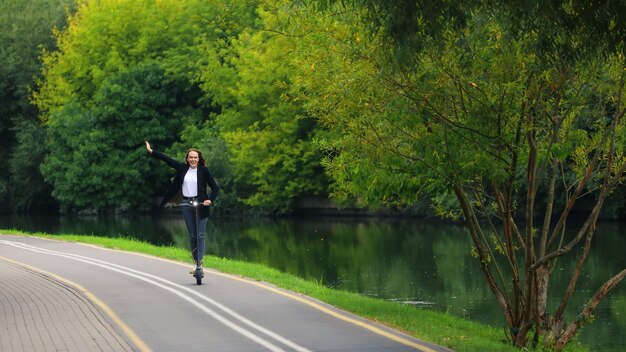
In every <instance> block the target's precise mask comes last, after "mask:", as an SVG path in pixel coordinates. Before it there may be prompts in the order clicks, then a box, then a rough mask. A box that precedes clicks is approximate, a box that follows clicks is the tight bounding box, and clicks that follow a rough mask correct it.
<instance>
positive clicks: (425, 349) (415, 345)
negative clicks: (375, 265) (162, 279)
mask: <svg viewBox="0 0 626 352" xmlns="http://www.w3.org/2000/svg"><path fill="white" fill-rule="evenodd" d="M76 243H79V242H76ZM79 244H82V245H85V246H91V247H94V248H99V249H107V250H110V251H117V252H123V253H129V254H133V255H138V256H142V257H146V258H152V259H157V260H161V261H166V262H169V263H174V264H178V265H181V266H185V267H187V266H188V265H187V264H184V263H182V262H179V261H175V260H172V259H166V258H159V257H155V256H152V255H149V254H144V253H136V252H129V251H124V250H119V249H111V248H104V247H101V246H97V245H93V244H88V243H79ZM206 272H209V273H212V274H215V275H221V276H224V277H226V278H230V279H233V280H237V281H241V282H244V283H248V284H251V285H255V286H258V287H260V288H263V289H265V290H268V291H272V292H274V293H277V294H279V295H282V296H285V297H288V298H291V299H293V300H296V301H298V302H301V303H304V304H306V305H308V306H310V307H312V308H315V309H317V310H319V311H321V312H323V313H326V314H328V315H331V316H333V317H335V318H337V319H341V320H343V321H345V322H347V323H351V324H354V325H357V326H360V327H362V328H364V329H367V330H369V331H371V332H373V333H375V334H378V335H381V336H384V337H386V338H388V339H390V340H392V341H395V342H398V343H401V344H403V345H406V346H410V347H413V348H415V349H417V350H419V351H423V352H437V350H434V349H432V348H430V347H428V346H426V345H423V344H420V343H417V342H414V341H411V340H408V339H405V338H403V337H401V336H397V335H395V334H391V333H389V332H387V331H384V330H382V329H380V328H378V327H376V326H374V325H371V324H367V323H365V322H363V321H359V320H356V319H353V318H350V317H348V316H346V315H343V314H341V313H339V312H336V311H334V310H332V309H328V308H326V307H324V306H323V305H321V304H319V303H315V302H312V301H310V300H308V299H304V298H302V297H298V296H296V295H294V294H291V293H289V292H286V291H283V290H279V289H276V288H273V287H270V286H268V285H265V284H262V283H258V282H254V281H251V280H249V279H245V278H240V277H237V276H235V275H231V274H225V273H221V272H219V271H216V270H211V271H208V270H207V271H206Z"/></svg>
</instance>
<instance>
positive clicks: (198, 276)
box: [181, 200, 204, 285]
mask: <svg viewBox="0 0 626 352" xmlns="http://www.w3.org/2000/svg"><path fill="white" fill-rule="evenodd" d="M181 206H187V207H189V206H191V207H194V208H195V210H196V240H197V239H198V233H199V230H200V229H199V227H200V224H199V221H198V207H201V206H203V204H202V203H199V202H198V201H196V200H194V201H192V202H188V203H182V204H181ZM198 250H200V249H199V248H198V249H197V250H196V251H198ZM195 259H196V258H194V261H195ZM193 277H195V278H196V284H198V285H202V278H203V277H204V271H203V270H202V268H201V267H198V264H197V263H196V271H195V272H194V274H193Z"/></svg>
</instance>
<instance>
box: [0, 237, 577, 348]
mask: <svg viewBox="0 0 626 352" xmlns="http://www.w3.org/2000/svg"><path fill="white" fill-rule="evenodd" d="M0 232H1V233H3V234H13V235H22V236H36V237H42V238H53V239H57V240H64V241H72V242H80V243H88V244H93V245H98V246H102V247H105V248H111V249H117V250H123V251H129V252H137V253H143V254H148V255H152V256H156V257H160V258H166V259H171V260H175V261H180V262H183V263H189V264H191V263H192V261H191V258H190V254H189V251H187V250H185V249H182V248H177V247H163V246H155V245H152V244H150V243H147V242H144V241H139V240H135V239H131V238H109V237H97V236H82V235H50V234H46V233H33V234H30V233H24V232H21V231H15V230H0ZM204 264H205V265H204V266H205V267H208V268H213V269H216V270H218V271H221V272H223V273H229V274H235V275H241V276H244V277H247V278H250V279H254V280H259V281H264V282H267V283H270V284H273V285H276V286H278V287H281V288H284V289H287V290H291V291H294V292H298V293H301V294H304V295H307V296H310V297H313V298H315V299H318V300H320V301H322V302H326V303H328V304H330V305H332V306H335V307H337V308H340V309H343V310H346V311H348V312H351V313H354V314H356V315H359V316H361V317H365V318H368V319H370V320H373V321H376V322H378V323H381V324H384V325H386V326H389V327H392V328H394V329H397V330H400V331H403V332H405V333H407V334H409V335H411V336H414V337H416V338H419V339H422V340H425V341H429V342H432V343H435V344H438V345H441V346H445V347H448V348H451V349H453V350H455V351H469V352H471V351H481V352H483V351H520V349H517V348H515V347H513V346H511V345H509V344H508V343H506V342H505V341H504V332H503V330H502V329H497V328H494V327H491V326H487V325H484V324H481V323H478V322H474V321H468V320H465V319H462V318H458V317H455V316H452V315H449V314H447V313H442V312H435V311H431V310H426V309H420V308H416V307H412V306H407V305H403V304H400V303H395V302H388V301H384V300H381V299H376V298H371V297H366V296H362V295H359V294H356V293H352V292H346V291H341V290H337V289H331V288H328V287H325V286H323V285H322V284H320V283H319V282H314V281H307V280H304V279H302V278H299V277H296V276H294V275H291V274H286V273H282V272H280V271H278V270H276V269H272V268H269V267H266V266H264V265H260V264H255V263H247V262H242V261H236V260H231V259H226V258H218V257H215V256H205V257H204ZM494 309H498V308H497V307H494ZM524 350H525V351H529V350H527V349H524ZM586 350H587V349H585V348H584V347H583V346H580V345H579V344H576V343H571V344H570V345H569V346H568V348H567V349H566V351H570V352H577V351H586ZM537 351H544V349H537Z"/></svg>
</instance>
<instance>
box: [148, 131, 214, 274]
mask: <svg viewBox="0 0 626 352" xmlns="http://www.w3.org/2000/svg"><path fill="white" fill-rule="evenodd" d="M146 150H147V151H148V153H149V154H150V155H152V156H153V157H155V158H157V159H159V160H161V161H164V162H165V163H166V164H167V165H169V166H170V167H171V168H173V169H175V170H176V175H175V176H174V180H173V181H172V184H171V185H170V187H169V189H168V190H167V192H166V193H165V195H164V196H163V199H162V200H161V206H163V205H165V203H167V202H169V201H179V200H180V197H181V196H182V202H183V203H186V204H193V203H194V202H197V203H199V208H198V209H196V208H195V207H193V206H183V207H182V212H183V219H185V225H187V232H188V233H189V244H190V248H191V255H192V256H193V260H194V262H195V263H196V269H202V258H203V257H204V231H205V228H206V224H207V218H208V216H209V209H208V207H209V206H210V205H211V204H212V203H213V202H214V201H215V198H216V197H217V192H218V190H219V187H218V185H217V183H216V182H215V179H213V176H211V173H210V172H209V169H208V168H207V167H206V162H205V161H204V158H203V157H202V152H200V151H199V150H197V149H189V150H188V151H187V156H186V157H185V162H184V163H182V162H179V161H176V160H174V159H172V158H170V157H169V156H167V155H165V154H163V153H161V152H159V151H157V150H153V149H152V147H151V146H150V143H149V142H148V141H146ZM207 186H208V187H209V188H210V189H211V194H207ZM196 214H197V215H198V218H197V219H196ZM196 226H197V228H196ZM190 273H191V274H194V273H195V270H192V271H191V272H190Z"/></svg>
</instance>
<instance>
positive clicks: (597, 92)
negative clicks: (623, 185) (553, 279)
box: [295, 5, 626, 350]
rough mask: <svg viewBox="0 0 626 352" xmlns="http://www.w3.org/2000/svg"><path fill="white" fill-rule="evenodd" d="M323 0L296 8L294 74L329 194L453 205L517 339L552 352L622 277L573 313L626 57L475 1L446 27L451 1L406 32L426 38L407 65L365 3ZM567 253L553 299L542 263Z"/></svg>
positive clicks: (614, 161) (610, 173) (620, 137)
mask: <svg viewBox="0 0 626 352" xmlns="http://www.w3.org/2000/svg"><path fill="white" fill-rule="evenodd" d="M329 10H330V12H332V13H334V14H336V13H337V12H341V13H342V16H341V17H339V16H336V15H335V16H327V17H323V16H311V15H310V14H309V15H308V16H305V17H299V19H300V20H301V21H302V22H299V23H298V24H299V26H300V28H302V32H303V33H308V34H307V35H303V38H304V39H303V43H302V47H301V48H302V49H301V51H300V55H298V57H299V58H298V60H300V62H301V64H300V67H301V75H300V76H299V78H298V79H295V82H296V84H297V86H298V87H299V88H300V94H299V97H300V98H301V99H303V100H305V101H306V102H307V103H306V105H305V106H306V108H307V109H308V111H309V112H310V113H311V114H313V115H314V116H316V117H317V118H319V119H320V121H321V122H322V123H323V124H325V125H326V126H328V127H329V129H330V130H331V135H330V137H329V138H328V139H327V140H326V141H325V143H326V144H325V148H326V150H327V152H328V156H327V158H326V161H325V165H326V166H327V169H328V172H329V174H330V175H331V176H332V177H333V179H334V180H335V181H336V184H335V186H336V188H335V195H336V196H338V197H347V196H354V197H358V198H359V199H360V200H361V201H363V202H364V203H365V204H368V205H372V206H376V205H382V204H399V205H402V204H412V203H414V202H415V201H416V200H417V199H419V198H420V197H431V198H432V199H433V201H434V202H435V204H436V205H437V208H436V210H437V211H438V213H439V214H440V215H444V216H453V217H462V218H463V219H464V221H465V223H466V227H467V229H468V231H469V234H470V237H471V239H472V242H473V245H474V247H473V253H474V255H475V256H476V258H477V259H478V260H479V262H480V266H481V269H482V271H483V273H484V276H485V278H486V279H487V283H488V285H489V287H490V289H491V291H492V292H493V294H494V295H495V297H496V300H497V302H498V304H499V305H500V308H501V309H502V312H503V313H504V316H505V318H506V321H507V323H508V325H509V330H508V334H507V335H508V337H509V338H510V341H511V342H512V343H513V344H515V345H517V346H527V345H529V344H532V345H536V344H538V343H539V342H540V341H541V343H543V344H546V345H548V346H551V347H554V348H555V349H556V350H561V349H562V348H563V347H564V346H565V344H567V342H569V341H570V340H571V338H572V337H573V336H574V335H575V333H576V331H577V330H578V329H579V328H580V327H581V326H582V324H583V323H585V322H586V321H588V320H589V319H590V318H591V316H592V313H593V310H594V309H595V307H596V306H597V304H598V303H599V302H600V300H602V298H603V297H604V296H605V295H606V294H607V293H608V292H609V291H610V290H611V288H612V287H614V286H615V285H616V284H618V283H619V282H620V281H621V280H622V279H623V278H624V276H626V269H625V270H622V271H621V272H619V273H618V274H616V275H615V276H613V277H607V278H606V282H605V283H604V284H602V285H601V287H600V288H599V289H598V291H597V292H596V293H595V294H593V295H592V296H591V297H590V298H589V301H588V302H587V303H586V304H585V305H584V306H583V307H582V309H581V310H580V312H579V313H580V314H579V315H578V316H577V317H576V318H575V319H573V321H571V322H570V323H569V324H566V321H565V316H564V314H565V308H566V307H567V305H568V303H569V301H570V298H571V296H572V293H573V291H574V289H575V287H576V283H577V282H578V280H579V278H580V273H581V270H582V267H583V265H584V263H585V260H586V258H587V255H588V253H589V249H590V246H591V243H592V239H593V236H594V233H595V224H596V222H597V219H598V216H599V213H600V210H601V209H602V206H603V204H604V202H605V200H606V198H607V197H608V195H609V194H610V192H611V191H612V190H613V189H614V188H615V186H616V185H617V184H618V183H619V182H620V181H621V180H622V178H623V173H624V170H625V169H626V159H624V157H623V153H624V151H625V150H624V148H625V140H624V137H626V136H625V135H624V131H625V127H626V125H625V122H624V120H623V119H622V117H623V111H624V110H623V105H622V104H623V101H624V98H626V96H625V93H624V89H623V88H624V78H625V77H624V74H625V71H624V70H623V67H624V66H625V64H626V62H624V56H623V55H621V53H615V52H614V51H611V50H607V51H605V52H603V55H595V56H590V55H586V52H587V50H586V49H585V50H582V49H580V50H578V49H579V48H577V47H575V45H569V46H568V45H567V43H566V42H565V41H564V40H563V41H562V42H559V41H558V40H556V41H553V42H552V43H549V44H548V45H546V43H540V39H544V37H543V34H539V33H538V32H537V31H532V30H531V31H528V32H525V31H519V30H515V31H509V29H511V28H516V29H519V28H520V27H518V26H513V25H511V23H501V22H499V20H501V19H502V17H500V16H498V15H497V14H498V12H497V11H495V10H494V9H493V8H481V7H475V8H474V11H473V12H472V13H473V16H471V17H469V18H466V19H464V20H463V21H462V22H457V21H456V20H455V21H450V23H451V24H450V25H446V24H445V23H446V22H447V19H448V17H449V16H453V15H451V14H449V13H447V12H445V14H448V15H446V16H448V17H445V16H444V17H436V18H434V19H430V20H432V21H439V22H440V25H438V26H434V27H433V28H436V29H437V31H435V32H429V33H436V34H437V36H438V37H437V38H436V40H432V39H434V38H435V37H434V36H431V37H429V36H420V33H419V32H417V33H414V32H409V37H410V38H409V39H412V40H418V39H419V38H423V40H421V41H420V42H419V45H416V46H412V47H410V48H411V49H413V52H412V58H411V61H410V62H408V63H406V64H403V63H402V62H399V61H398V60H395V59H392V60H390V57H391V58H393V57H394V55H395V54H396V53H397V52H398V50H399V48H397V47H394V46H393V45H390V43H391V44H398V43H402V41H396V42H394V41H393V40H391V41H390V40H389V39H390V38H392V39H393V38H394V37H393V36H392V37H390V36H389V35H388V33H387V32H386V31H385V30H384V29H378V30H374V29H372V28H371V27H368V26H367V25H366V24H362V22H361V19H363V18H367V17H368V16H369V15H371V13H369V12H368V11H371V7H365V8H360V7H358V6H357V7H356V8H352V7H348V8H347V9H346V8H344V7H343V5H334V6H331V7H330V9H329ZM566 10H567V9H566ZM574 12H575V11H574ZM327 13H328V12H327ZM411 13H412V14H415V13H416V12H411ZM417 13H419V12H417ZM564 17H567V18H569V17H568V16H564ZM574 17H575V16H574ZM306 18H309V19H312V20H311V21H309V22H308V23H307V21H306ZM524 18H525V19H527V18H526V17H524ZM539 18H545V17H544V16H540V17H539ZM418 20H419V18H418ZM583 22H584V21H583ZM418 23H419V21H418ZM459 23H462V25H459ZM304 24H306V25H304ZM426 27H427V26H426ZM426 27H420V30H421V29H423V28H426ZM522 28H524V27H522ZM550 28H552V29H554V30H559V31H560V32H558V33H559V34H565V33H569V34H572V35H575V34H577V33H578V31H574V30H571V28H570V27H565V26H563V27H558V26H555V27H550ZM412 34H415V37H413V36H412ZM576 38H581V39H584V36H583V35H582V34H581V35H580V36H578V37H576ZM573 44H579V43H573ZM601 48H604V47H603V46H596V49H601ZM400 49H401V50H407V48H400ZM560 53H569V54H570V55H565V54H564V55H560ZM540 190H541V191H542V192H544V194H546V196H545V199H542V201H544V202H545V204H546V206H545V209H544V212H543V213H542V214H540V213H539V212H538V211H537V203H538V202H539V199H538V198H537V194H538V192H539V191H540ZM586 193H591V194H594V195H595V196H596V197H595V203H594V204H593V205H592V210H591V212H590V213H589V214H588V216H587V217H586V219H585V221H584V222H583V224H582V225H581V227H580V229H579V231H578V232H577V233H576V235H575V236H574V238H565V237H564V227H565V223H566V221H567V219H568V218H569V215H570V214H571V211H572V208H573V206H574V204H575V203H576V201H577V200H578V199H580V198H581V197H583V195H584V194H586ZM558 198H560V199H561V202H562V203H561V204H563V206H561V207H559V203H557V199H558ZM450 199H454V200H455V202H454V203H453V204H450V202H449V200H450ZM564 255H570V256H577V258H578V260H577V265H576V268H575V269H574V271H573V272H572V276H571V281H570V285H569V287H568V288H567V290H566V291H565V292H561V293H560V294H561V295H562V296H560V297H558V296H551V299H554V300H556V306H557V308H556V309H555V310H554V311H549V309H548V306H549V305H548V286H549V280H550V275H551V272H552V270H553V269H554V263H555V260H556V259H557V258H559V257H561V256H564Z"/></svg>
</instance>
